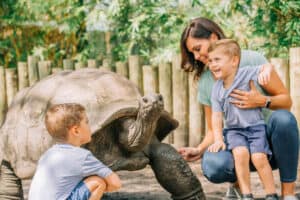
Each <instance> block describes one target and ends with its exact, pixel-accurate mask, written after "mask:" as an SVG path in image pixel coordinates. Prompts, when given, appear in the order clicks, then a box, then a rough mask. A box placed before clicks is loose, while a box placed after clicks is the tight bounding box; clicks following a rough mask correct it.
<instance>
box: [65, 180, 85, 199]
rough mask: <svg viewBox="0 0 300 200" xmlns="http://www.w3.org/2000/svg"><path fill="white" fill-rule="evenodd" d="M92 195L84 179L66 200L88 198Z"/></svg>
mask: <svg viewBox="0 0 300 200" xmlns="http://www.w3.org/2000/svg"><path fill="white" fill-rule="evenodd" d="M90 196H91V192H90V190H89V189H88V188H87V186H86V185H85V183H84V182H83V181H80V182H79V183H78V184H77V185H76V187H75V188H74V190H73V191H72V192H71V194H70V196H69V197H68V198H67V199H66V200H88V199H89V198H90Z"/></svg>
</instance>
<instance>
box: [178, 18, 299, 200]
mask: <svg viewBox="0 0 300 200" xmlns="http://www.w3.org/2000/svg"><path fill="white" fill-rule="evenodd" d="M223 38H225V35H224V33H223V31H222V29H221V28H220V27H219V26H218V25H217V24H216V23H214V22H213V21H211V20H209V19H206V18H196V19H194V20H192V21H191V23H190V24H189V25H188V26H187V27H186V28H185V29H184V31H183V33H182V37H181V55H182V63H181V67H182V68H183V69H184V70H185V71H186V72H193V71H194V73H195V76H196V78H198V79H199V89H198V100H199V102H200V103H201V104H203V105H204V111H205V119H206V122H207V132H206V134H205V137H204V139H203V141H202V142H201V143H200V144H199V145H198V147H195V148H194V147H183V148H180V149H179V150H178V151H179V153H180V154H181V155H182V156H183V158H184V159H185V160H187V161H195V160H198V159H200V158H201V157H202V170H203V173H204V175H205V176H206V177H207V178H208V180H210V181H211V182H214V183H222V182H232V183H234V182H235V181H236V176H235V172H234V161H233V157H232V154H231V152H229V151H220V152H217V153H211V152H206V149H207V147H208V146H209V145H211V144H212V143H213V133H212V126H211V113H212V109H211V101H210V94H211V90H212V85H213V83H214V78H213V76H212V74H211V72H210V71H209V70H208V69H206V68H205V65H206V64H207V63H208V58H207V51H208V47H209V45H210V43H211V42H214V41H216V40H219V39H223ZM265 63H267V60H266V58H265V57H263V56H262V55H260V54H259V53H257V52H254V51H249V50H243V51H242V54H241V60H240V67H244V66H256V65H261V64H265ZM250 88H251V90H250V91H249V92H246V91H240V90H234V91H233V92H232V93H231V96H232V97H234V98H235V99H236V101H235V102H234V104H235V106H237V107H240V108H242V109H249V108H256V107H261V108H269V109H272V110H274V112H272V113H269V117H268V121H267V132H268V133H267V134H268V140H269V143H270V146H271V148H272V153H273V156H272V159H271V160H270V164H271V166H272V168H273V169H276V168H279V173H280V180H281V193H282V196H283V197H284V200H292V199H297V198H296V197H295V193H294V192H295V181H296V177H297V166H298V149H299V144H298V141H299V140H298V128H297V122H296V120H295V117H294V116H293V115H292V114H291V113H290V112H289V111H288V110H289V109H290V108H291V105H292V101H291V98H290V95H289V93H288V90H287V89H286V88H285V87H284V85H283V83H282V81H281V80H280V78H279V76H278V74H277V73H276V71H275V70H273V71H272V73H271V79H270V82H269V83H268V84H266V85H264V86H263V88H262V89H263V91H265V92H266V94H263V93H261V92H259V91H258V90H257V89H256V87H255V86H254V84H253V83H252V82H251V83H250ZM266 110H267V109H266ZM265 113H266V116H267V114H268V113H267V111H265ZM266 118H267V117H266ZM230 195H233V194H229V193H227V197H229V196H230ZM233 196H234V195H233Z"/></svg>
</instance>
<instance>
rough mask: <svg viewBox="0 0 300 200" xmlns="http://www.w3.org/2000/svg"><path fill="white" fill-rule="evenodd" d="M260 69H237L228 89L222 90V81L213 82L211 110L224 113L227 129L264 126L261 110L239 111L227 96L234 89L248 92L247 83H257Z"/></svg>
mask: <svg viewBox="0 0 300 200" xmlns="http://www.w3.org/2000/svg"><path fill="white" fill-rule="evenodd" d="M260 69H261V66H255V67H252V66H249V67H243V68H239V69H238V71H237V73H236V75H235V77H234V81H233V83H232V84H231V86H230V87H229V88H228V89H225V88H224V81H223V80H217V81H216V82H215V84H214V86H213V90H212V94H211V102H212V110H213V111H214V112H223V113H224V117H225V125H226V127H227V128H246V127H249V126H255V125H259V124H264V117H263V114H262V112H261V108H252V109H240V108H238V107H237V106H235V105H234V104H232V103H231V101H232V100H235V99H234V98H233V97H231V96H229V95H230V93H231V92H232V90H234V89H239V90H243V91H249V90H250V86H249V82H250V80H253V81H254V82H256V83H257V79H258V74H259V71H260Z"/></svg>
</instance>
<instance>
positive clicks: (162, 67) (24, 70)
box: [0, 48, 300, 147]
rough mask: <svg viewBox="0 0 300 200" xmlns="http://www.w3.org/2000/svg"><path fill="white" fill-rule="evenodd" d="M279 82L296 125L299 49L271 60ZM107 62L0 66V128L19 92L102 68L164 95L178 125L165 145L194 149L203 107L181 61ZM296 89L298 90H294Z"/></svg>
mask: <svg viewBox="0 0 300 200" xmlns="http://www.w3.org/2000/svg"><path fill="white" fill-rule="evenodd" d="M270 61H271V63H273V64H274V66H275V67H276V70H277V72H278V73H279V75H280V77H281V79H282V80H283V82H284V84H285V85H286V87H287V88H288V89H289V90H290V93H291V96H292V99H293V107H292V112H293V113H294V114H295V116H296V118H297V120H298V124H299V122H300V90H299V88H300V48H291V49H290V58H289V62H288V60H287V59H286V60H285V59H279V58H271V59H270ZM110 63H111V62H110V61H109V60H103V61H102V64H101V65H100V62H99V61H97V60H93V59H91V60H88V62H87V63H86V64H85V63H82V62H76V63H75V62H74V61H72V60H68V59H66V60H64V61H63V66H62V67H60V68H59V67H56V66H53V63H52V62H51V61H39V58H38V57H35V56H29V57H28V60H27V62H19V63H18V66H17V68H7V69H4V68H3V67H2V66H0V124H1V123H2V122H3V120H4V118H5V113H6V110H7V107H8V106H9V105H10V103H11V102H12V99H13V97H14V96H15V94H16V93H17V91H18V90H21V89H22V88H24V87H28V86H31V85H33V84H34V83H36V82H37V81H39V80H40V79H42V78H44V77H46V76H48V75H49V74H52V73H56V72H59V71H62V70H64V69H69V70H76V69H79V68H84V67H90V68H105V69H107V70H111V71H115V72H116V73H119V74H121V75H123V76H125V77H127V78H128V79H130V80H131V81H133V82H134V83H135V84H136V85H138V87H139V88H140V89H141V91H142V92H143V93H144V94H147V93H149V92H159V93H161V94H162V95H163V97H164V101H165V109H166V110H167V111H169V112H170V113H171V114H172V115H173V116H174V117H175V118H176V119H177V120H178V121H179V123H180V125H179V127H178V128H177V129H176V131H175V132H174V133H173V134H171V135H169V136H168V137H167V138H166V139H165V142H168V143H171V144H174V146H175V147H180V146H187V145H190V146H196V145H197V144H199V143H200V141H201V139H202V138H203V136H204V134H205V120H204V112H203V107H202V106H201V105H200V104H199V103H198V101H197V82H196V81H195V80H193V77H192V75H191V74H190V75H189V74H187V73H185V72H183V70H182V69H181V68H180V57H179V56H175V57H174V58H173V61H172V63H160V64H159V65H158V66H150V65H142V62H141V59H140V58H139V57H138V56H134V55H133V56H130V57H129V59H128V62H116V63H115V66H114V67H112V65H111V64H110ZM297 88H298V89H297Z"/></svg>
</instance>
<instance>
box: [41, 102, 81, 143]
mask: <svg viewBox="0 0 300 200" xmlns="http://www.w3.org/2000/svg"><path fill="white" fill-rule="evenodd" d="M84 113H85V109H84V107H83V106H82V105H80V104H76V103H65V104H56V105H53V106H51V107H50V108H49V109H48V110H47V112H46V116H45V124H46V128H47V130H48V132H49V134H50V135H51V136H52V137H53V138H54V139H56V140H62V141H66V140H67V136H68V131H69V129H70V128H71V127H72V126H75V125H78V126H79V125H80V122H81V121H82V120H83V118H84Z"/></svg>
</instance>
